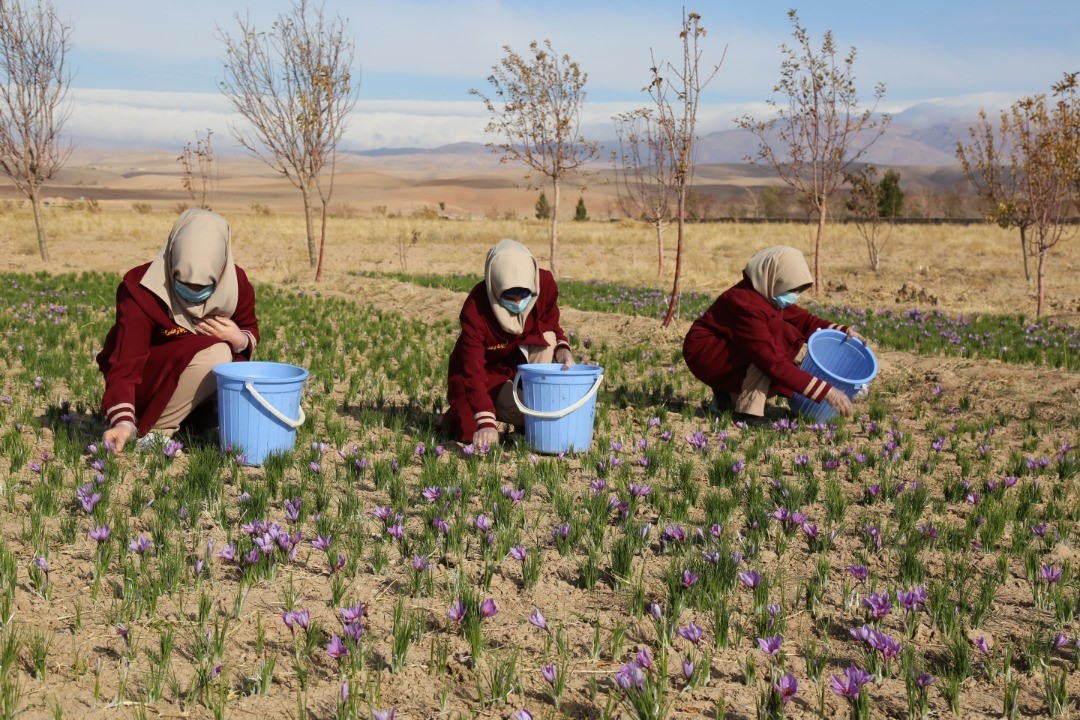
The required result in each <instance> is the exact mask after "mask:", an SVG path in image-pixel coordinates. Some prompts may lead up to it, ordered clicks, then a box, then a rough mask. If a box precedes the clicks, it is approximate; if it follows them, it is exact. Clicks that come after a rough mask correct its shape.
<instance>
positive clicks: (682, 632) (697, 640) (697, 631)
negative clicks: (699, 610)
mask: <svg viewBox="0 0 1080 720" xmlns="http://www.w3.org/2000/svg"><path fill="white" fill-rule="evenodd" d="M678 633H679V637H681V638H683V639H684V640H689V641H690V642H692V643H694V644H695V645H700V644H701V639H702V638H703V637H704V636H705V631H704V630H702V629H701V628H700V627H698V626H697V625H696V624H695V623H694V621H693V620H691V621H690V623H689V624H687V625H686V626H685V627H681V628H679V630H678Z"/></svg>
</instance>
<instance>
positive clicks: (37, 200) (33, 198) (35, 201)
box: [30, 190, 49, 262]
mask: <svg viewBox="0 0 1080 720" xmlns="http://www.w3.org/2000/svg"><path fill="white" fill-rule="evenodd" d="M30 205H31V206H32V207H33V208H34V225H35V226H36V227H37V245H38V252H40V253H41V259H42V260H44V261H45V262H49V248H48V247H47V246H46V244H45V218H44V217H43V216H42V214H41V197H40V196H39V195H38V193H37V191H36V190H35V191H34V192H31V193H30Z"/></svg>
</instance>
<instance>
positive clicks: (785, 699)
mask: <svg viewBox="0 0 1080 720" xmlns="http://www.w3.org/2000/svg"><path fill="white" fill-rule="evenodd" d="M773 689H775V690H776V694H777V695H779V696H780V702H781V703H783V704H784V705H787V704H788V703H789V702H790V701H791V698H793V697H795V695H796V693H798V692H799V681H798V679H796V677H795V676H794V675H792V674H791V673H785V674H784V675H783V676H782V677H781V678H780V679H779V680H777V681H776V684H775V685H773Z"/></svg>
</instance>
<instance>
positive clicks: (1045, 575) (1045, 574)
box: [1039, 565, 1064, 585]
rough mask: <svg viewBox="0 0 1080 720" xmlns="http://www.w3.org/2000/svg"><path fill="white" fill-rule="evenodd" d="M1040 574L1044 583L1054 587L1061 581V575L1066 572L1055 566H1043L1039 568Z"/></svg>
mask: <svg viewBox="0 0 1080 720" xmlns="http://www.w3.org/2000/svg"><path fill="white" fill-rule="evenodd" d="M1039 572H1040V574H1041V575H1042V579H1043V582H1044V583H1046V584H1047V585H1053V584H1054V583H1056V582H1057V581H1058V580H1060V579H1061V575H1062V573H1063V572H1064V571H1063V570H1062V569H1061V568H1059V567H1055V566H1053V565H1043V566H1042V567H1041V568H1039Z"/></svg>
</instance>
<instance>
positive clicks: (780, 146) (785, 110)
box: [735, 10, 890, 288]
mask: <svg viewBox="0 0 1080 720" xmlns="http://www.w3.org/2000/svg"><path fill="white" fill-rule="evenodd" d="M788 17H789V18H791V22H792V24H793V25H794V26H795V28H794V30H793V31H792V36H793V37H794V39H795V44H794V45H793V46H792V45H787V44H785V45H781V46H780V51H781V52H782V53H783V55H784V60H783V62H782V63H781V64H780V82H779V83H777V85H776V89H775V92H776V93H777V94H778V95H780V96H781V99H782V101H783V102H784V105H780V104H779V103H778V102H777V101H776V100H774V99H770V100H768V104H769V105H770V106H772V107H773V108H775V110H776V116H775V117H773V118H770V119H768V120H756V119H754V118H752V117H750V116H749V115H743V116H742V117H740V118H738V119H736V121H735V123H736V124H737V125H738V126H739V127H741V128H743V129H745V130H749V131H750V132H752V133H753V134H754V135H755V136H756V137H757V138H758V141H759V144H758V151H757V154H756V156H754V157H751V158H748V159H749V160H750V162H753V163H767V164H769V165H772V167H773V168H775V169H776V172H777V174H779V176H780V179H781V180H783V181H784V182H785V183H787V184H788V185H790V186H791V187H792V189H794V190H795V193H796V195H797V196H798V198H799V199H800V200H801V201H803V202H805V203H806V205H807V206H808V207H809V208H810V210H811V212H813V213H815V214H816V215H817V221H818V226H817V234H816V237H815V240H814V282H815V285H816V287H818V288H823V287H824V286H823V284H822V277H823V274H822V260H823V251H824V248H823V246H824V240H825V220H826V215H827V212H828V207H829V198H830V197H831V196H832V194H833V193H834V192H835V191H836V188H837V187H838V186H839V184H840V182H841V181H842V180H843V176H844V172H845V171H846V170H847V169H848V167H850V166H851V164H852V163H854V162H856V161H857V160H858V159H859V158H860V157H862V155H863V154H864V153H865V152H866V151H867V150H868V149H869V148H870V146H871V145H873V144H874V143H875V142H876V141H877V139H878V138H879V137H881V134H882V133H884V132H885V128H886V127H888V125H889V122H890V118H889V116H888V115H885V116H882V117H881V118H880V119H877V118H875V117H874V110H875V109H876V108H877V104H878V103H879V102H880V101H881V99H882V98H883V97H884V96H885V86H884V85H883V84H881V83H878V85H877V86H876V87H875V88H874V106H873V107H870V108H865V109H862V110H860V109H859V94H858V91H857V90H856V87H855V75H854V68H855V58H856V52H855V48H854V47H852V48H850V49H849V50H848V53H847V55H846V56H844V57H843V58H838V57H837V52H838V51H837V47H836V43H835V42H834V40H833V36H832V32H831V31H827V32H826V33H825V36H824V38H823V39H822V43H821V49H820V50H815V48H814V47H813V45H812V44H811V39H810V34H809V33H808V32H807V31H806V29H805V28H804V27H803V26H802V24H801V23H800V22H799V15H798V13H797V12H796V11H795V10H789V11H788ZM774 144H775V145H776V147H774Z"/></svg>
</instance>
